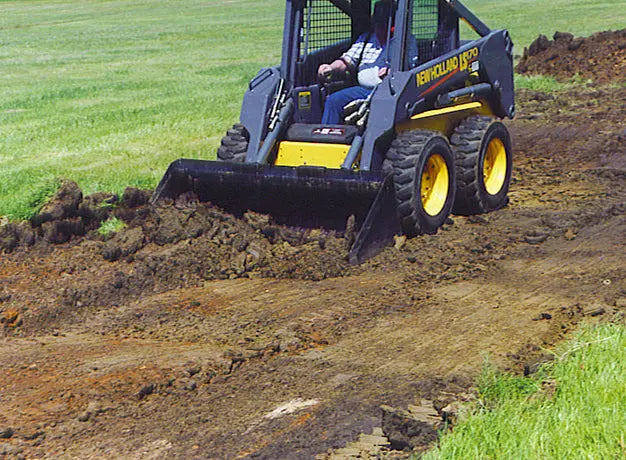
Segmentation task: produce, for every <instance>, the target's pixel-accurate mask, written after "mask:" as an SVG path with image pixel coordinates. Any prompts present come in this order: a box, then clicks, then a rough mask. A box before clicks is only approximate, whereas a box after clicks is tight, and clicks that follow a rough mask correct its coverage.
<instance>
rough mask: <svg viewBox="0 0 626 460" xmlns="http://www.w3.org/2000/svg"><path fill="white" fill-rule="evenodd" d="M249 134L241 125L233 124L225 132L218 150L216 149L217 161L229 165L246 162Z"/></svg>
mask: <svg viewBox="0 0 626 460" xmlns="http://www.w3.org/2000/svg"><path fill="white" fill-rule="evenodd" d="M249 141H250V134H248V130H247V129H246V128H245V127H244V126H243V125H242V124H235V125H233V127H232V128H231V129H229V130H228V131H226V136H224V137H223V138H222V143H221V146H220V148H218V149H217V160H218V161H225V162H229V163H243V162H245V161H246V153H247V152H248V142H249Z"/></svg>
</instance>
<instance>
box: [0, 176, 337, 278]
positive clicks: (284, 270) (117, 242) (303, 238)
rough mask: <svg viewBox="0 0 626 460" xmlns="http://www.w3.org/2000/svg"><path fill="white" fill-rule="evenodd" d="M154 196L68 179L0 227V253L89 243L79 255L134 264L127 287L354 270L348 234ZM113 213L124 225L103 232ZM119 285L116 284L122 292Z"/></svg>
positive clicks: (312, 275) (189, 199) (186, 199)
mask: <svg viewBox="0 0 626 460" xmlns="http://www.w3.org/2000/svg"><path fill="white" fill-rule="evenodd" d="M149 197H150V192H148V191H145V190H137V189H133V188H128V189H126V191H125V192H124V194H123V196H122V198H121V199H120V198H119V197H118V196H116V195H112V194H95V195H91V196H88V197H85V198H83V194H82V192H81V190H80V188H78V186H77V185H76V184H75V183H74V182H71V181H66V182H64V183H63V185H62V186H61V188H60V189H59V190H58V192H57V193H56V194H55V196H54V197H53V198H52V199H51V200H50V201H49V202H48V203H46V204H45V205H44V206H43V207H42V209H41V211H40V212H39V213H38V214H37V215H35V216H34V217H33V218H32V219H31V220H30V221H28V222H20V223H10V224H7V225H5V226H3V227H1V228H0V252H6V253H10V252H13V251H16V250H20V249H23V250H27V249H28V248H29V247H33V246H34V247H37V248H38V249H40V250H43V251H47V250H50V249H51V248H53V247H54V246H55V245H58V244H64V243H67V244H70V245H80V244H81V243H85V244H83V245H82V246H84V250H83V251H82V252H81V251H80V249H79V250H78V252H81V254H82V255H83V256H85V257H87V258H93V257H94V255H95V257H96V258H98V259H100V262H104V261H109V262H110V263H116V262H125V265H131V264H132V265H133V266H134V270H133V271H134V273H135V275H134V276H132V277H131V278H133V279H134V282H130V283H129V281H132V280H126V281H125V282H124V283H123V284H125V285H127V286H128V284H131V285H136V286H135V288H139V287H140V286H139V285H142V286H141V288H145V286H143V285H145V284H146V283H149V284H152V285H154V284H159V285H161V286H163V285H165V286H168V287H176V286H179V285H180V284H181V283H182V284H185V282H188V281H190V280H210V279H226V278H239V277H253V276H257V277H258V276H261V277H275V278H300V279H311V280H320V279H324V278H327V277H332V276H340V275H342V274H343V273H344V272H345V271H346V270H347V269H348V268H349V264H348V262H347V251H348V240H347V239H344V238H343V235H340V234H336V233H334V232H325V231H321V230H316V229H314V230H310V229H297V228H296V229H294V228H288V227H283V226H278V225H274V224H273V222H272V220H271V218H270V217H269V216H266V215H261V214H257V213H252V212H248V213H246V214H245V215H244V216H243V217H242V218H236V217H235V216H233V215H231V214H228V213H226V212H224V211H222V210H221V209H218V208H216V207H214V206H213V205H211V204H210V203H200V202H199V201H198V200H197V198H196V197H195V196H194V195H193V194H186V195H183V196H181V197H179V198H178V199H177V200H176V201H175V202H174V201H171V200H163V201H161V202H159V203H157V204H151V203H149ZM110 218H117V219H119V220H121V221H122V222H123V223H124V228H123V229H122V230H120V231H118V232H116V233H112V234H110V235H102V234H100V232H99V231H98V229H99V228H100V226H101V224H102V222H104V221H106V220H107V219H110ZM103 259H104V260H103ZM94 262H98V261H97V260H96V261H94ZM121 271H124V270H121ZM118 278H119V276H118ZM121 283H122V281H120V280H117V281H115V282H114V283H113V285H114V286H116V288H118V289H119V287H120V284H121ZM129 287H130V286H129Z"/></svg>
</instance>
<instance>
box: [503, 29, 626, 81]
mask: <svg viewBox="0 0 626 460" xmlns="http://www.w3.org/2000/svg"><path fill="white" fill-rule="evenodd" d="M515 70H516V71H517V72H518V73H522V74H543V75H552V76H554V77H555V78H557V79H559V80H568V79H570V78H572V77H573V76H575V75H580V76H581V77H582V78H584V79H591V80H593V81H594V82H596V83H612V82H623V81H625V80H626V77H624V74H625V72H626V29H622V30H618V31H615V32H613V31H608V32H598V33H596V34H594V35H592V36H590V37H587V38H581V37H579V38H574V35H572V34H570V33H565V32H556V33H555V34H554V36H553V40H549V39H548V37H546V36H545V35H540V36H539V37H537V39H536V40H535V41H534V42H532V43H531V45H530V46H529V47H528V48H524V55H523V56H522V59H521V60H520V62H519V64H518V65H517V66H516V67H515Z"/></svg>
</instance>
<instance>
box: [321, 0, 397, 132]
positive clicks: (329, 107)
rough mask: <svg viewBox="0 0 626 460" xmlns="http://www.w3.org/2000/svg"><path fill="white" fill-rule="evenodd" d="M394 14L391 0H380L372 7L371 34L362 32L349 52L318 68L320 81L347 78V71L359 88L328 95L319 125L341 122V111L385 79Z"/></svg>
mask: <svg viewBox="0 0 626 460" xmlns="http://www.w3.org/2000/svg"><path fill="white" fill-rule="evenodd" d="M392 12H393V0H379V1H378V2H376V4H375V5H374V14H373V15H372V22H373V25H374V31H373V33H372V32H369V33H364V34H362V35H360V36H359V38H357V40H356V42H354V44H353V45H352V46H351V47H350V49H349V50H348V51H347V52H346V53H344V54H343V55H342V56H341V57H340V58H339V59H337V60H336V61H333V62H332V63H330V64H322V65H321V66H319V69H318V71H317V74H318V76H319V78H320V79H326V78H328V77H329V76H332V75H344V76H345V75H346V74H347V72H348V71H350V72H351V73H352V74H356V76H357V78H356V82H357V83H358V85H356V86H351V87H349V88H344V89H342V90H340V91H337V92H336V93H333V94H331V95H330V96H329V97H328V99H326V104H325V105H324V114H323V115H322V124H324V125H336V124H339V123H341V122H342V120H341V114H342V111H343V108H344V107H345V106H346V105H347V104H348V103H350V102H352V101H354V100H356V99H365V98H367V96H369V94H370V93H371V92H372V91H373V90H374V88H375V87H376V86H377V85H378V84H379V83H380V82H382V79H383V78H385V76H386V75H387V72H388V71H389V68H388V67H387V63H386V62H385V54H386V53H384V51H385V48H386V46H387V26H388V24H389V18H390V15H391V13H392Z"/></svg>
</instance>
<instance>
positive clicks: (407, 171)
mask: <svg viewBox="0 0 626 460" xmlns="http://www.w3.org/2000/svg"><path fill="white" fill-rule="evenodd" d="M387 160H388V161H387V162H386V164H385V166H386V167H388V165H389V163H391V166H392V167H393V173H392V174H393V182H394V188H395V192H396V201H397V206H398V215H399V217H400V223H401V226H402V231H403V232H404V234H405V235H407V236H408V237H413V236H417V235H421V234H424V233H429V234H433V233H437V230H438V229H439V227H441V226H442V225H443V223H444V222H445V221H446V219H447V218H448V216H449V215H450V211H451V210H452V205H453V203H454V180H455V179H454V178H455V173H454V155H453V153H452V149H451V148H450V144H448V140H447V139H446V138H445V137H443V136H441V135H440V134H439V133H436V132H434V131H423V130H415V131H406V132H403V133H400V134H398V136H397V137H396V138H395V139H394V140H393V142H392V143H391V146H390V147H389V150H388V152H387ZM433 160H437V161H438V163H439V165H440V166H441V167H442V169H445V173H446V174H447V176H445V175H442V176H439V177H440V178H442V179H440V180H442V181H443V182H439V185H440V187H443V188H440V190H443V191H444V194H443V195H441V194H440V196H442V198H441V199H439V200H438V203H436V206H435V209H436V211H435V212H432V211H431V212H430V213H429V212H427V211H426V209H425V201H424V199H423V198H422V181H426V180H427V179H426V178H427V177H428V175H427V174H426V173H427V171H428V169H427V168H430V167H431V166H432V164H431V162H432V161H433ZM425 174H426V175H425ZM425 185H427V184H425ZM426 203H427V202H426ZM426 207H428V204H427V205H426Z"/></svg>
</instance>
